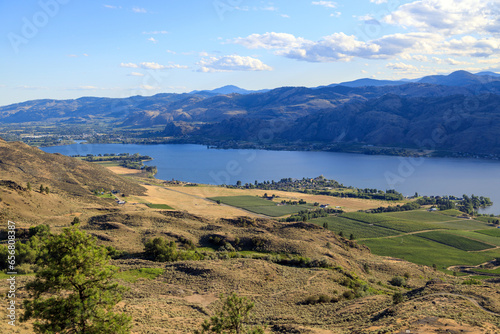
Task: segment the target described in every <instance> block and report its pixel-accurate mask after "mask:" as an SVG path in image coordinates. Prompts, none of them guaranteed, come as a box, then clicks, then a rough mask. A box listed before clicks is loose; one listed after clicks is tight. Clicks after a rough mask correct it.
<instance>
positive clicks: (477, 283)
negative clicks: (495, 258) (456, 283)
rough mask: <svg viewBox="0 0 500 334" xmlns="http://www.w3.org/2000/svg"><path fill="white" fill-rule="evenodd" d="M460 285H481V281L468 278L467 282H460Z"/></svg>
mask: <svg viewBox="0 0 500 334" xmlns="http://www.w3.org/2000/svg"><path fill="white" fill-rule="evenodd" d="M462 284H465V285H481V284H482V283H481V281H480V280H477V279H475V278H470V279H468V280H465V281H463V282H462Z"/></svg>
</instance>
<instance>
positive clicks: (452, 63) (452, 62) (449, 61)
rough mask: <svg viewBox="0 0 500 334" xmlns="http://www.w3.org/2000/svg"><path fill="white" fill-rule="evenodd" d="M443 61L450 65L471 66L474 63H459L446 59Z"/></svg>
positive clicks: (458, 61)
mask: <svg viewBox="0 0 500 334" xmlns="http://www.w3.org/2000/svg"><path fill="white" fill-rule="evenodd" d="M445 61H446V62H447V63H448V64H450V65H473V64H474V63H469V62H467V61H460V60H456V59H453V58H446V59H445Z"/></svg>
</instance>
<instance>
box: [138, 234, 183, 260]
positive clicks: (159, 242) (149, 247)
mask: <svg viewBox="0 0 500 334" xmlns="http://www.w3.org/2000/svg"><path fill="white" fill-rule="evenodd" d="M144 253H145V254H146V256H147V257H148V258H150V259H151V260H153V261H158V262H166V261H176V260H177V258H178V255H177V245H176V244H175V242H173V241H170V242H169V241H167V240H166V239H162V238H154V239H150V240H148V241H147V242H146V244H145V245H144Z"/></svg>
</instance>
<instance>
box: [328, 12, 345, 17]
mask: <svg viewBox="0 0 500 334" xmlns="http://www.w3.org/2000/svg"><path fill="white" fill-rule="evenodd" d="M340 15H342V13H341V12H335V13H331V14H330V16H331V17H340Z"/></svg>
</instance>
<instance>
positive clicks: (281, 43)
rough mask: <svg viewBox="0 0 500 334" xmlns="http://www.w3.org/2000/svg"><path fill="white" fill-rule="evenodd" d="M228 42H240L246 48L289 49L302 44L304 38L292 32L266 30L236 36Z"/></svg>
mask: <svg viewBox="0 0 500 334" xmlns="http://www.w3.org/2000/svg"><path fill="white" fill-rule="evenodd" d="M230 42H232V43H235V44H241V45H243V46H244V47H246V48H248V49H290V48H296V47H299V46H301V45H303V44H304V43H305V42H306V40H305V39H303V38H301V37H299V38H297V37H295V36H294V35H292V34H287V33H277V32H266V33H265V34H262V35H260V34H252V35H250V36H248V37H238V38H235V39H233V40H230Z"/></svg>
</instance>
